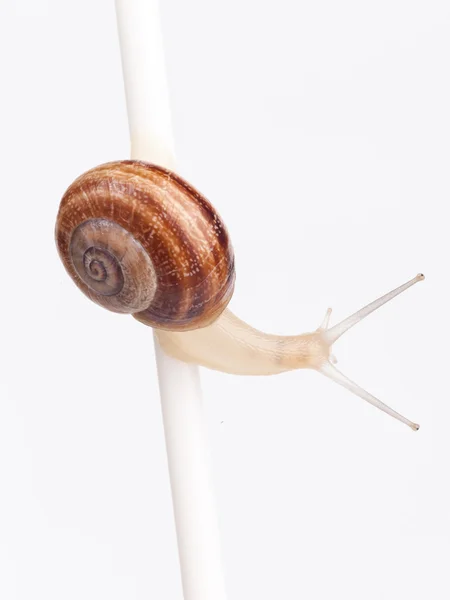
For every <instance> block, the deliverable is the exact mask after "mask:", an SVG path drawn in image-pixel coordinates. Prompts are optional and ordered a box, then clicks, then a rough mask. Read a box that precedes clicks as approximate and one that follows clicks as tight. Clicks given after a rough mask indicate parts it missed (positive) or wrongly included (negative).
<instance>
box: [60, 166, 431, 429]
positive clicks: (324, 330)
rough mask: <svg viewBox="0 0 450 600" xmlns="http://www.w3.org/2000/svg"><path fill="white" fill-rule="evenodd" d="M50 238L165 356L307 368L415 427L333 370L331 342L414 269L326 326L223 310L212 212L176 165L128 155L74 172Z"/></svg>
mask: <svg viewBox="0 0 450 600" xmlns="http://www.w3.org/2000/svg"><path fill="white" fill-rule="evenodd" d="M55 237H56V244H57V248H58V252H59V255H60V258H61V260H62V262H63V264H64V266H65V268H66V270H67V272H68V273H69V275H70V276H71V277H72V279H73V280H74V282H75V283H76V284H77V286H78V287H79V288H80V289H81V291H82V292H83V293H84V294H85V295H86V296H88V297H89V298H90V299H91V300H93V301H94V302H96V303H97V304H100V305H101V306H103V307H104V308H107V309H108V310H111V311H113V312H118V313H128V314H132V315H133V317H134V318H135V319H137V320H138V321H140V322H142V323H144V324H145V325H148V326H150V327H153V328H154V329H155V330H156V334H157V337H158V339H159V342H160V344H161V346H162V348H163V349H164V351H165V352H166V353H167V354H169V355H170V356H173V357H175V358H177V359H179V360H182V361H185V362H193V363H196V364H199V365H202V366H204V367H207V368H210V369H215V370H218V371H223V372H227V373H232V374H236V375H273V374H278V373H283V372H285V371H291V370H294V369H301V368H312V369H315V370H316V371H318V372H321V373H322V374H324V375H326V376H327V377H329V378H331V379H333V380H334V381H336V382H337V383H339V384H340V385H342V386H344V387H346V388H347V389H349V390H350V391H352V392H353V393H355V394H357V395H358V396H360V397H362V398H364V399H365V400H367V401H368V402H370V403H371V404H373V405H375V406H377V407H378V408H380V409H381V410H383V411H384V412H386V413H388V414H390V415H391V416H393V417H394V418H396V419H398V420H400V421H402V422H404V423H406V424H407V425H409V426H410V427H411V428H412V429H415V430H417V429H418V425H416V424H415V423H413V422H411V421H409V420H408V419H406V418H405V417H403V416H401V415H400V414H398V413H397V412H395V411H394V410H392V409H391V408H389V407H388V406H386V405H385V404H383V403H382V402H381V401H380V400H378V399H377V398H375V397H374V396H372V395H371V394H369V393H368V392H366V391H365V390H363V389H362V388H360V387H359V386H357V385H356V384H355V383H354V382H352V381H351V380H349V379H348V378H347V377H345V376H344V375H343V374H342V373H341V372H340V371H338V370H337V369H336V367H335V366H334V364H333V362H334V360H333V356H332V355H331V347H332V345H333V343H334V342H335V341H336V340H337V339H338V338H339V337H340V336H341V335H342V334H343V333H345V331H347V330H348V329H349V328H350V327H353V326H354V325H355V324H356V323H358V322H359V321H360V320H362V319H363V318H365V316H367V315H368V314H369V313H371V312H373V311H374V310H376V309H377V308H379V307H380V306H382V305H383V304H385V303H386V302H388V301H389V300H391V299H392V298H393V297H395V296H397V295H398V294H400V293H401V292H403V291H404V290H405V289H407V288H408V287H410V286H412V285H413V284H414V283H416V282H417V281H419V280H421V279H423V275H421V274H419V275H418V276H416V277H415V278H414V279H412V280H410V281H408V282H406V283H405V284H403V285H402V286H400V287H398V288H396V289H395V290H393V291H392V292H389V293H388V294H386V295H384V296H382V297H381V298H379V299H378V300H375V301H374V302H371V303H370V304H368V305H367V306H365V307H364V308H362V309H361V310H359V311H357V312H356V313H354V314H353V315H351V316H350V317H348V318H347V319H345V320H344V321H342V322H341V323H339V324H337V325H335V326H333V327H331V328H329V319H330V314H331V309H328V311H327V314H326V316H325V319H324V321H323V323H322V324H321V326H320V327H319V328H317V329H316V330H315V331H312V332H310V333H305V334H301V335H293V336H278V335H272V334H267V333H264V332H262V331H258V330H256V329H254V328H253V327H250V326H249V325H248V324H247V323H245V322H243V321H242V320H240V319H239V318H238V317H236V316H235V315H234V314H233V313H232V312H231V311H230V310H229V309H227V305H228V303H229V301H230V299H231V297H232V294H233V290H234V285H235V261H234V253H233V248H232V245H231V242H230V239H229V234H228V231H227V229H226V227H225V225H224V223H223V221H222V219H221V218H220V216H219V215H218V213H217V211H215V209H214V208H213V207H212V205H211V204H210V203H209V201H208V200H207V199H206V198H205V197H204V196H203V195H202V194H200V192H198V191H197V190H196V189H195V188H194V187H192V186H191V185H190V184H189V183H187V182H186V181H185V180H184V179H182V178H181V177H179V176H178V175H176V174H175V173H173V172H171V171H169V170H167V169H164V168H162V167H159V166H156V165H152V164H149V163H146V162H142V161H135V160H125V161H116V162H111V163H106V164H104V165H100V166H99V167H96V168H94V169H91V170H90V171H87V172H86V173H84V174H83V175H81V176H80V177H78V178H77V179H76V180H75V181H74V182H73V183H72V185H71V186H69V188H68V189H67V191H66V192H65V194H64V196H63V198H62V200H61V203H60V207H59V212H58V216H57V221H56V231H55Z"/></svg>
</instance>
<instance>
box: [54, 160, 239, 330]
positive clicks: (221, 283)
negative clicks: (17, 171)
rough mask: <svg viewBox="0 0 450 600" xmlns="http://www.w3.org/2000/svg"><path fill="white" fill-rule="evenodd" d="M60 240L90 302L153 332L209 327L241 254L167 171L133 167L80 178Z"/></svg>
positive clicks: (68, 196)
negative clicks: (129, 316)
mask: <svg viewBox="0 0 450 600" xmlns="http://www.w3.org/2000/svg"><path fill="white" fill-rule="evenodd" d="M55 237H56V244H57V247H58V252H59V255H60V257H61V260H62V262H63V264H64V266H65V268H66V270H67V271H68V273H69V275H70V276H71V277H72V279H73V280H74V281H75V283H76V284H77V286H78V287H79V288H80V289H81V290H82V291H83V292H84V293H85V294H86V295H87V296H88V297H89V298H90V299H91V300H93V301H94V302H96V303H97V304H100V305H101V306H103V307H105V308H107V309H109V310H111V311H114V312H119V313H131V314H133V316H134V317H135V318H136V319H138V320H139V321H142V322H143V323H145V324H146V325H150V326H151V327H155V328H158V329H168V330H174V331H183V330H190V329H197V328H200V327H206V326H207V325H209V324H210V323H212V322H213V321H214V320H216V319H217V318H218V316H219V315H220V314H221V313H222V311H223V310H224V309H225V307H226V306H227V304H228V302H229V301H230V299H231V296H232V293H233V289H234V281H235V271H234V255H233V249H232V246H231V243H230V241H229V237H228V233H227V230H226V228H225V226H224V224H223V222H222V220H221V219H220V217H219V215H218V214H217V212H216V211H215V210H214V208H213V207H212V206H211V204H210V203H209V202H208V201H207V200H206V199H205V198H204V197H203V196H202V195H201V194H200V193H199V192H198V191H197V190H195V189H194V188H193V187H192V186H190V185H189V184H188V183H187V182H186V181H184V180H183V179H182V178H181V177H179V176H178V175H176V174H175V173H172V172H171V171H168V170H167V169H163V168H162V167H158V166H156V165H152V164H149V163H145V162H141V161H132V160H126V161H117V162H111V163H107V164H104V165H101V166H99V167H96V168H95V169H91V170H90V171H88V172H86V173H85V174H83V175H81V176H80V177H78V179H76V180H75V181H74V182H73V183H72V185H71V186H70V187H69V188H68V190H67V191H66V193H65V194H64V196H63V198H62V200H61V204H60V208H59V212H58V217H57V221H56V231H55Z"/></svg>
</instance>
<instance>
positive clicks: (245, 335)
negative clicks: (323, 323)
mask: <svg viewBox="0 0 450 600" xmlns="http://www.w3.org/2000/svg"><path fill="white" fill-rule="evenodd" d="M156 334H157V336H158V340H159V342H160V344H161V346H162V348H163V350H164V351H165V352H166V353H167V354H169V356H172V357H174V358H178V359H179V360H182V361H184V362H192V363H196V364H198V365H201V366H203V367H207V368H208V369H215V370H216V371H223V372H225V373H230V374H233V375H276V374H278V373H284V372H285V371H293V370H295V369H305V368H315V369H317V368H320V366H321V365H322V364H323V363H324V362H326V361H327V360H328V357H329V353H330V348H329V346H328V344H327V343H326V341H325V340H324V339H323V334H322V332H321V331H317V332H313V333H306V334H303V335H293V336H278V335H271V334H268V333H264V332H262V331H258V330H257V329H254V328H253V327H250V326H249V325H247V323H244V321H241V319H239V318H238V317H236V316H235V315H234V314H233V313H232V312H231V311H230V310H228V309H227V310H225V311H224V312H223V313H222V315H221V316H220V317H219V318H218V319H217V320H216V321H215V322H214V323H212V324H211V325H209V327H205V328H202V329H196V330H193V331H184V332H172V331H160V330H156Z"/></svg>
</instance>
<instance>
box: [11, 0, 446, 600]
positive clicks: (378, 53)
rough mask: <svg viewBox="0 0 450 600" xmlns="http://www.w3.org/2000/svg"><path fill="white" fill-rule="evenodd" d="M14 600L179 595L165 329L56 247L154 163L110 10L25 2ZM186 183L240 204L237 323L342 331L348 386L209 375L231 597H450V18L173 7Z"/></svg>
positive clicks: (17, 54) (14, 102) (230, 205)
mask: <svg viewBox="0 0 450 600" xmlns="http://www.w3.org/2000/svg"><path fill="white" fill-rule="evenodd" d="M0 6H1V8H0V57H1V58H0V61H1V89H2V91H1V100H0V103H1V109H2V110H1V112H0V131H1V138H0V152H1V159H2V163H1V164H2V184H3V185H2V198H1V222H0V225H1V236H0V252H1V282H2V283H1V296H0V302H1V314H0V352H1V355H2V356H1V363H0V598H2V600H35V599H37V598H39V599H40V598H45V600H61V599H64V600H79V599H80V598H83V600H91V599H92V600H94V599H95V600H99V599H103V598H104V599H108V600H116V599H117V600H119V599H120V600H125V599H126V600H144V599H148V598H158V600H175V599H181V597H182V593H181V584H180V579H179V569H178V563H177V551H176V540H175V531H174V525H173V519H172V508H171V500H170V491H169V481H168V474H167V465H166V456H165V448H164V440H163V432H162V425H161V415H160V406H159V399H158V388H157V380H156V372H155V361H154V356H153V343H152V336H151V332H150V331H149V330H148V329H146V328H145V327H143V326H142V325H141V324H140V323H138V322H137V321H135V320H134V319H132V318H131V317H125V316H119V315H115V314H112V313H108V312H107V311H105V310H103V309H101V308H100V307H98V306H96V305H94V304H92V303H90V302H89V301H88V300H87V299H86V298H85V297H84V296H83V295H82V294H80V293H79V291H78V290H77V289H76V288H75V286H74V285H73V283H72V282H71V281H70V280H69V278H68V276H67V275H66V273H65V272H64V270H63V267H62V265H61V264H60V262H59V259H58V257H57V254H56V250H55V245H54V241H53V228H54V221H55V217H56V212H57V208H58V204H59V200H60V198H61V196H62V194H63V192H64V190H65V188H66V187H67V186H68V185H69V184H70V183H71V181H72V180H73V179H74V178H75V177H76V176H78V175H79V174H81V173H82V172H83V171H84V170H86V169H88V168H90V167H92V166H95V165H97V164H100V163H103V162H106V161H108V160H114V159H120V158H126V157H128V154H129V146H128V129H127V117H126V110H125V100H124V93H123V83H122V73H121V65H120V55H119V46H118V39H117V31H116V22H115V13H114V6H113V2H112V1H110V2H108V1H106V0H101V1H97V2H92V1H88V0H78V1H77V2H56V0H49V1H48V2H42V1H41V2H32V1H31V0H29V1H28V2H13V1H12V0H11V1H7V0H6V1H5V0H2V3H1V4H0ZM162 17H163V27H164V34H165V44H166V55H167V64H168V72H169V78H170V91H171V101H172V109H173V119H174V129H175V137H176V143H177V155H178V164H179V171H180V173H181V174H182V175H184V176H185V177H186V178H187V179H188V180H190V181H192V183H193V184H194V185H195V186H196V187H198V188H199V189H200V190H201V191H203V192H204V194H205V195H206V196H207V197H208V198H210V200H211V201H212V202H213V203H214V204H215V206H216V207H217V208H218V209H219V211H220V213H221V215H222V216H223V218H224V220H225V221H226V223H227V225H228V228H229V230H230V233H231V236H232V240H233V243H234V247H235V252H236V258H237V285H236V292H235V295H234V297H233V300H232V303H231V308H232V310H234V311H235V312H236V313H237V314H238V315H239V316H241V317H242V318H245V319H247V320H248V321H249V322H251V324H252V325H254V326H256V327H259V328H261V329H264V330H266V331H270V332H278V333H286V334H288V333H299V332H301V331H305V330H311V329H314V328H316V327H317V326H318V324H319V322H320V320H321V319H322V317H323V314H324V312H325V309H326V308H327V306H332V307H333V309H334V322H336V320H338V319H339V320H340V319H341V318H343V317H344V316H347V314H349V313H350V312H353V311H354V310H356V309H357V308H359V307H360V306H361V305H363V304H365V303H367V302H368V301H370V300H372V299H374V298H375V297H377V296H379V295H381V294H382V293H384V292H386V291H388V290H389V289H391V288H392V287H395V286H397V285H399V284H401V283H403V281H405V280H407V279H409V278H411V277H413V276H414V275H415V274H416V273H417V272H418V271H423V272H424V273H425V274H426V277H427V278H426V280H425V282H423V283H421V284H418V285H417V286H416V287H414V288H413V289H411V290H408V291H407V292H406V293H405V295H403V296H401V297H399V298H396V299H395V300H394V301H393V302H392V303H391V304H390V305H388V306H385V307H383V309H381V310H380V311H379V312H378V313H376V314H374V315H371V316H370V317H369V318H368V319H367V320H366V321H365V322H364V323H363V324H361V325H359V326H358V327H357V328H355V329H354V330H352V331H351V332H350V333H349V334H347V335H346V336H345V337H344V338H343V339H342V340H341V341H339V344H336V347H335V353H336V354H337V355H338V358H339V367H340V368H341V370H342V371H344V372H345V373H346V374H347V375H349V376H350V377H352V378H354V379H355V380H356V381H357V382H359V383H361V384H362V385H364V386H365V387H366V388H367V389H368V390H370V391H371V392H373V393H375V394H377V395H378V396H379V397H380V398H382V399H383V400H384V401H386V402H387V403H388V404H390V405H391V406H393V407H394V408H395V409H397V410H399V411H400V412H402V413H404V414H405V415H406V416H408V417H409V418H411V419H413V420H416V421H418V422H419V423H420V424H421V426H422V427H421V430H420V431H419V432H418V433H413V432H411V431H410V430H409V429H408V428H407V427H405V426H404V425H402V424H401V423H399V422H397V421H394V420H393V419H391V418H390V417H388V416H387V415H385V414H383V413H381V412H379V411H377V410H376V409H374V408H373V407H371V406H369V405H368V404H366V403H364V402H363V401H362V400H360V399H358V398H356V397H355V396H352V395H351V394H350V393H349V392H347V391H346V390H344V389H342V388H339V387H338V386H336V385H335V384H333V383H332V382H330V381H329V380H326V379H325V378H322V377H320V376H319V375H317V374H316V373H313V372H293V373H289V374H285V375H282V376H278V377H273V378H239V377H231V376H227V375H225V374H218V373H213V372H207V371H203V373H202V376H203V378H202V380H203V388H204V396H205V408H206V414H207V418H208V429H209V434H210V440H211V449H212V461H213V465H214V480H215V485H216V492H217V503H218V509H219V516H220V525H221V530H222V538H223V555H224V563H225V568H226V578H227V589H228V597H229V600H248V599H249V598H250V599H252V600H253V599H258V600H269V599H270V600H274V599H282V600H300V599H302V600H303V599H308V600H319V599H320V600H323V599H328V598H336V597H337V598H340V597H343V598H344V597H345V598H346V599H347V600H353V599H360V598H364V599H365V600H372V599H377V600H379V599H380V598H383V600H391V599H392V600H393V599H399V598H400V599H402V598H409V599H410V600H412V599H423V598H432V599H433V600H441V599H442V600H444V599H448V598H449V596H450V582H449V579H448V565H449V561H450V516H449V508H448V507H449V506H450V486H449V458H450V433H449V424H448V421H449V418H450V409H449V386H448V375H447V370H448V366H449V365H448V362H449V361H448V337H449V333H450V325H449V315H448V305H449V285H448V262H449V241H448V228H449V219H448V211H447V204H448V199H449V195H450V178H449V164H450V142H449V140H450V111H449V106H450V68H449V67H450V37H449V35H448V31H449V27H450V6H449V5H448V3H446V2H444V1H437V0H427V1H425V0H421V1H415V2H411V1H408V2H407V1H406V0H389V1H388V0H382V1H380V2H357V1H356V0H353V1H351V0H341V1H340V2H333V1H332V0H328V1H326V0H320V1H317V2H306V1H303V0H302V1H301V2H293V1H291V2H289V1H288V0H278V2H277V4H276V7H275V5H274V4H273V3H268V2H257V1H256V0H230V1H229V2H227V3H223V2H217V1H213V2H211V1H208V0H190V1H189V2H185V1H183V0H164V1H163V2H162Z"/></svg>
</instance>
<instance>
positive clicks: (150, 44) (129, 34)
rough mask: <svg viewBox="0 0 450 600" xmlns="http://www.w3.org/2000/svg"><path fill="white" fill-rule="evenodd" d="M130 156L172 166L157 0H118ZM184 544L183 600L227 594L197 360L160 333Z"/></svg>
mask: <svg viewBox="0 0 450 600" xmlns="http://www.w3.org/2000/svg"><path fill="white" fill-rule="evenodd" d="M116 12H117V20H118V26H119V38H120V46H121V53H122V66H123V74H124V80H125V91H126V99H127V109H128V120H129V126H130V136H131V157H132V158H136V159H141V160H147V161H149V162H155V163H157V164H159V165H161V166H165V167H168V168H173V167H174V163H175V160H174V149H173V148H174V147H173V139H172V128H171V118H170V106H169V94H168V88H167V81H166V74H165V65H164V53H163V44H162V34H161V29H160V23H159V14H158V2H157V0H116ZM154 340H155V353H156V363H157V369H158V379H159V387H160V394H161V404H162V414H163V421H164V430H165V437H166V448H167V456H168V463H169V474H170V482H171V487H172V498H173V507H174V514H175V523H176V528H177V538H178V551H179V557H180V566H181V576H182V583H183V592H184V599H185V600H225V588H224V581H223V574H222V562H221V551H220V538H219V531H218V525H217V516H216V511H215V502H214V495H213V491H212V484H211V479H210V469H209V453H208V444H207V435H206V428H205V423H204V415H203V410H202V401H201V389H200V378H199V371H198V367H197V366H194V365H188V364H186V363H184V362H181V361H179V360H176V359H174V358H170V357H168V356H167V355H166V354H164V352H163V351H162V349H161V348H160V346H159V344H158V341H157V339H156V336H155V337H154Z"/></svg>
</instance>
